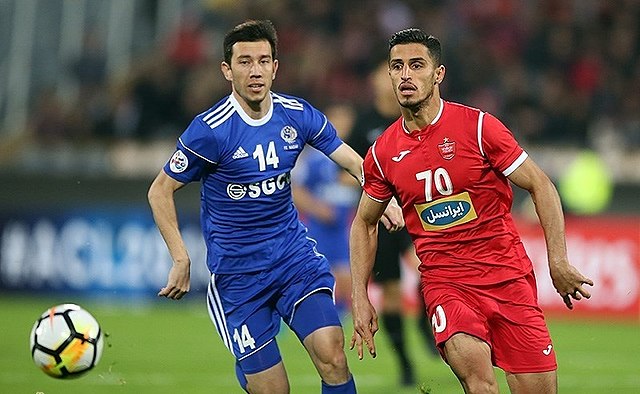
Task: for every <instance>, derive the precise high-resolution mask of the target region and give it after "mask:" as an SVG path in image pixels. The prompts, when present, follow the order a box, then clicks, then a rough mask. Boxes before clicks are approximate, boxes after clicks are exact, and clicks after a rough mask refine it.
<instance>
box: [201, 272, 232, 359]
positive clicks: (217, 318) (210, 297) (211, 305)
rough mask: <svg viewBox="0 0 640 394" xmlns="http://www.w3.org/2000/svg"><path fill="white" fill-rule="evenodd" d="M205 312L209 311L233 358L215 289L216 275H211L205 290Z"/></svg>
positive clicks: (220, 304)
mask: <svg viewBox="0 0 640 394" xmlns="http://www.w3.org/2000/svg"><path fill="white" fill-rule="evenodd" d="M207 310H208V311H209V317H210V318H211V321H212V322H213V324H214V325H215V326H216V329H217V330H218V334H220V338H222V341H223V342H224V344H225V346H226V347H227V349H229V351H230V352H231V354H233V355H234V356H235V354H234V353H233V343H232V342H231V336H230V335H229V331H228V329H227V320H226V318H225V316H224V310H223V309H222V302H221V301H220V295H219V294H218V289H217V288H216V274H211V281H210V282H209V288H208V290H207Z"/></svg>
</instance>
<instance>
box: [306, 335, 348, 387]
mask: <svg viewBox="0 0 640 394" xmlns="http://www.w3.org/2000/svg"><path fill="white" fill-rule="evenodd" d="M304 345H305V347H306V348H307V350H308V351H309V354H310V355H311V358H312V360H313V362H314V364H315V366H316V368H317V369H318V372H319V373H320V376H321V377H322V380H324V381H325V382H327V383H330V384H338V383H344V382H346V381H347V380H348V378H349V368H348V367H347V357H346V355H345V353H344V336H343V333H342V330H341V329H340V328H339V327H324V328H321V329H319V330H317V331H316V332H314V333H313V334H311V335H309V336H308V337H307V338H306V339H305V341H304Z"/></svg>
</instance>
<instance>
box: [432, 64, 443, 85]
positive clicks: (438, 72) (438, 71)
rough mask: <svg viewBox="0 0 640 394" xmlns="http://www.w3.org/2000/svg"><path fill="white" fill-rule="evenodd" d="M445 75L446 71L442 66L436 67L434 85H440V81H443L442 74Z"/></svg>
mask: <svg viewBox="0 0 640 394" xmlns="http://www.w3.org/2000/svg"><path fill="white" fill-rule="evenodd" d="M445 73H446V70H445V68H444V65H443V64H441V65H439V66H438V68H436V80H435V83H434V84H435V85H438V84H440V83H442V80H443V79H444V74H445Z"/></svg>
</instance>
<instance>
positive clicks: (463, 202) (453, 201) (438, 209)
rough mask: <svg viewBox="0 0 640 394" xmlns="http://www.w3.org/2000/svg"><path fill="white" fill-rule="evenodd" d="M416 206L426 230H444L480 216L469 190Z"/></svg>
mask: <svg viewBox="0 0 640 394" xmlns="http://www.w3.org/2000/svg"><path fill="white" fill-rule="evenodd" d="M415 208H416V211H417V212H418V216H419V217H420V222H422V227H423V228H424V229H425V230H426V231H438V230H444V229H447V228H450V227H453V226H458V225H460V224H463V223H467V222H470V221H472V220H474V219H476V218H477V217H478V215H477V214H476V210H475V208H474V207H473V202H472V201H471V196H469V193H468V192H464V193H460V194H456V195H454V196H449V197H445V198H441V199H439V200H436V201H432V202H428V203H425V204H416V205H415Z"/></svg>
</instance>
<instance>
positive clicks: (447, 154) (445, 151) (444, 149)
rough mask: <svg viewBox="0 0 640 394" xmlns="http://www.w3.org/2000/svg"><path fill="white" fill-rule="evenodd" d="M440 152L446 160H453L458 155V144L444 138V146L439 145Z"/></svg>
mask: <svg viewBox="0 0 640 394" xmlns="http://www.w3.org/2000/svg"><path fill="white" fill-rule="evenodd" d="M438 152H440V156H442V158H443V159H445V160H451V159H453V157H454V156H455V155H456V143H455V141H449V138H448V137H444V141H442V144H439V145H438Z"/></svg>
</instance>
